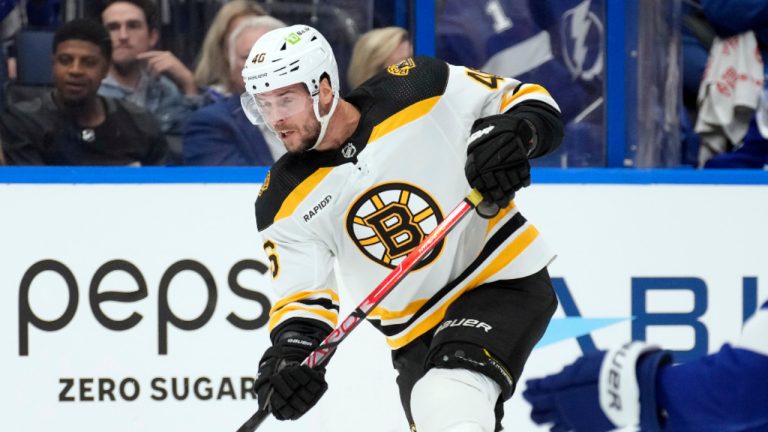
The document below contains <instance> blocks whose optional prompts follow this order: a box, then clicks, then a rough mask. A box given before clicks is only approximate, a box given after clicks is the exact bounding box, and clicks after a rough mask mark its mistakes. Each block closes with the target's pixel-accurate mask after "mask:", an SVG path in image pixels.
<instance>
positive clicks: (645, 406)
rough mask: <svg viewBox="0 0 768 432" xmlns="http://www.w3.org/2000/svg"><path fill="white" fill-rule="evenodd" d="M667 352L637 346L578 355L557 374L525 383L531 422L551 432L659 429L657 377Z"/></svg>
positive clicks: (625, 346) (664, 362) (632, 344)
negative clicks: (634, 427) (548, 428)
mask: <svg viewBox="0 0 768 432" xmlns="http://www.w3.org/2000/svg"><path fill="white" fill-rule="evenodd" d="M669 361H670V355H669V353H668V352H666V351H660V350H658V349H657V348H654V347H650V346H648V345H645V344H643V343H639V342H633V343H629V344H626V345H623V346H622V347H620V348H618V349H614V350H611V351H608V352H605V351H598V352H594V353H590V354H586V355H584V356H583V357H580V358H579V359H577V360H576V361H575V362H573V363H572V364H570V365H568V366H566V367H565V368H563V370H562V371H561V372H559V373H557V374H554V375H549V376H547V377H544V378H540V379H532V380H529V381H527V383H526V385H527V389H526V390H525V391H524V392H523V397H524V398H525V399H526V400H527V401H528V402H529V403H530V404H531V407H532V410H531V419H532V420H533V421H534V422H536V423H537V424H550V430H551V431H553V432H566V431H575V432H603V431H610V430H614V429H618V428H622V427H626V426H633V425H641V426H642V430H643V431H644V432H649V431H660V430H661V428H660V424H659V422H660V416H659V413H658V409H657V404H656V394H655V391H656V374H657V372H658V370H659V368H660V367H661V366H662V365H664V364H666V363H668V362H669Z"/></svg>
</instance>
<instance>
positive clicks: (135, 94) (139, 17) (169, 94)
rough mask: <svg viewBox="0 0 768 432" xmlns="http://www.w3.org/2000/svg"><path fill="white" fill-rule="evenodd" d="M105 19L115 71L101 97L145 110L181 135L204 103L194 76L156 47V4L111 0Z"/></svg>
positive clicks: (103, 14) (168, 131)
mask: <svg viewBox="0 0 768 432" xmlns="http://www.w3.org/2000/svg"><path fill="white" fill-rule="evenodd" d="M101 20H102V23H103V24H104V26H105V27H106V28H107V30H109V33H110V36H111V37H112V48H113V52H112V66H111V68H110V70H109V75H107V78H106V79H105V80H104V82H103V83H102V85H101V88H100V89H99V94H101V95H102V96H110V97H114V98H118V99H125V100H128V101H130V102H133V103H134V104H136V105H139V106H141V107H143V108H146V109H147V110H148V111H150V112H151V113H152V114H154V115H155V117H156V118H157V119H158V121H159V122H160V127H161V129H162V131H163V132H164V133H166V134H170V135H181V130H182V127H183V123H184V121H185V120H186V118H187V116H188V115H189V114H190V113H191V112H192V111H194V110H195V109H196V108H197V107H198V106H199V105H200V103H201V97H200V96H199V94H198V88H197V84H195V79H194V76H193V74H192V71H190V70H189V69H187V67H186V66H185V65H184V63H182V62H181V60H179V59H178V58H177V57H176V56H175V55H173V53H171V52H170V51H158V50H154V49H153V47H154V46H155V45H156V44H157V42H158V39H159V37H160V32H159V25H160V23H159V13H158V9H157V6H156V5H155V3H154V2H153V1H152V0H107V1H106V2H105V3H104V7H103V8H102V9H101Z"/></svg>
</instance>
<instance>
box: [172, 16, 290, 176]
mask: <svg viewBox="0 0 768 432" xmlns="http://www.w3.org/2000/svg"><path fill="white" fill-rule="evenodd" d="M280 27H285V24H284V23H283V22H282V21H280V20H278V19H276V18H273V17H271V16H266V15H265V16H252V17H247V18H245V19H243V20H241V21H240V23H239V24H237V27H235V28H234V30H233V31H232V34H231V35H229V37H228V41H227V47H228V53H227V54H228V55H227V58H228V64H229V65H230V71H229V78H228V80H227V81H228V82H230V83H231V84H230V86H231V87H230V93H231V94H230V95H229V96H227V97H225V98H224V99H222V100H220V101H218V102H215V103H213V104H211V105H208V106H206V107H204V108H201V109H200V110H198V111H197V112H195V113H194V114H192V116H190V118H189V121H188V122H187V125H186V127H185V128H184V163H185V164H187V165H263V166H266V165H271V164H272V162H274V160H276V159H277V158H278V157H280V156H281V155H282V154H283V153H284V152H285V147H284V146H283V145H282V143H281V142H280V141H279V140H277V137H276V136H275V135H274V134H272V133H265V132H267V131H265V130H260V129H259V128H255V127H253V125H252V124H251V122H250V121H249V120H248V118H247V117H246V116H245V114H244V113H243V109H242V107H241V106H240V95H241V94H242V93H243V92H244V91H245V83H244V82H243V76H242V71H243V66H244V65H245V60H246V59H247V58H248V54H249V53H250V51H251V47H252V46H253V44H254V43H255V42H256V41H257V40H258V39H259V38H260V37H261V36H262V35H263V34H264V33H266V32H268V31H270V30H274V29H276V28H280ZM265 137H269V138H265Z"/></svg>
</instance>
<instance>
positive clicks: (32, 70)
mask: <svg viewBox="0 0 768 432" xmlns="http://www.w3.org/2000/svg"><path fill="white" fill-rule="evenodd" d="M53 34H54V31H53V30H37V29H23V30H21V31H20V32H19V33H18V34H17V35H16V53H17V54H16V81H17V84H20V85H25V86H26V85H42V86H50V85H52V84H53V77H52V73H53V66H52V62H51V55H52V54H53Z"/></svg>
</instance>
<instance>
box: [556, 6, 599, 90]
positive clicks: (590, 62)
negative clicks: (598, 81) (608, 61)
mask: <svg viewBox="0 0 768 432" xmlns="http://www.w3.org/2000/svg"><path fill="white" fill-rule="evenodd" d="M591 3H592V2H591V0H585V1H583V2H581V3H580V4H579V5H578V6H576V7H574V8H573V9H569V10H568V11H566V12H565V13H564V14H563V16H562V18H561V19H562V25H561V26H560V31H561V32H562V34H561V35H560V36H561V38H562V41H563V45H562V46H563V58H564V59H565V64H566V66H567V67H568V70H570V71H571V75H572V76H573V77H574V78H575V79H581V80H585V81H591V80H593V79H595V77H597V76H599V75H600V74H601V73H602V72H603V64H604V54H603V52H604V44H605V31H604V26H603V23H602V21H601V20H600V17H598V16H597V15H596V14H595V13H594V12H592V11H591V10H590V6H591Z"/></svg>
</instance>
